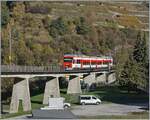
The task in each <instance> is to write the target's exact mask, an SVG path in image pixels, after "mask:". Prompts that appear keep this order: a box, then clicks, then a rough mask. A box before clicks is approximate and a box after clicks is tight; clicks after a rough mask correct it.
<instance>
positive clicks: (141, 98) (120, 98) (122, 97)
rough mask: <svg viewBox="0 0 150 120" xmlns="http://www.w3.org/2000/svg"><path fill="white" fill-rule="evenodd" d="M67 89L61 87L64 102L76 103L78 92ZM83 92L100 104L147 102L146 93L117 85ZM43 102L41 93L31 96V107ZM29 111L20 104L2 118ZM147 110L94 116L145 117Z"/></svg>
mask: <svg viewBox="0 0 150 120" xmlns="http://www.w3.org/2000/svg"><path fill="white" fill-rule="evenodd" d="M66 91H67V89H61V90H60V93H61V96H62V97H64V98H65V101H66V102H70V103H71V104H72V105H73V106H74V105H77V102H78V96H79V95H78V94H74V95H68V94H66ZM83 94H92V95H96V96H98V97H99V98H100V99H101V100H102V104H106V103H107V104H108V103H119V104H128V103H143V102H148V95H146V94H143V93H136V92H135V91H130V93H128V92H127V90H120V89H119V88H118V87H117V86H105V87H99V88H97V89H96V90H95V91H91V92H85V93H83ZM42 102H43V93H42V94H38V95H35V96H32V97H31V106H32V110H33V109H38V108H41V107H43V106H45V105H43V104H42ZM3 108H4V109H5V110H9V104H7V105H5V106H3ZM28 113H31V111H29V112H23V108H22V105H21V104H20V107H19V112H18V113H15V114H4V115H2V118H8V117H14V116H19V115H23V114H28ZM147 116H148V112H143V113H130V114H129V115H127V116H95V117H94V118H97V119H98V118H104V119H105V118H106V119H107V118H115V119H117V118H125V119H126V118H136V117H139V118H144V117H146V118H147ZM80 118H86V116H80Z"/></svg>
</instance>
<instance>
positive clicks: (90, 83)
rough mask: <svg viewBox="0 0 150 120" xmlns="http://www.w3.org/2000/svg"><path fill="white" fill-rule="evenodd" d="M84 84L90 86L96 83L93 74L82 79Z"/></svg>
mask: <svg viewBox="0 0 150 120" xmlns="http://www.w3.org/2000/svg"><path fill="white" fill-rule="evenodd" d="M83 80H84V82H85V83H87V84H88V85H89V86H91V85H92V84H93V83H96V78H95V73H90V74H88V75H87V76H85V77H84V78H83Z"/></svg>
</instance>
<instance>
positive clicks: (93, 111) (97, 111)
mask: <svg viewBox="0 0 150 120" xmlns="http://www.w3.org/2000/svg"><path fill="white" fill-rule="evenodd" d="M146 105H147V104H128V105H126V104H116V103H107V104H100V105H83V106H82V105H78V106H73V107H72V110H71V111H72V112H73V113H74V114H75V115H78V116H98V115H127V114H128V113H129V112H142V111H145V110H144V109H141V108H143V107H145V106H146Z"/></svg>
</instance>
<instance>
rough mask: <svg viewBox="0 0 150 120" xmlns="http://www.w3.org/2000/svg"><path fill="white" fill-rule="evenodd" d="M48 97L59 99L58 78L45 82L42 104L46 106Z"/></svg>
mask: <svg viewBox="0 0 150 120" xmlns="http://www.w3.org/2000/svg"><path fill="white" fill-rule="evenodd" d="M49 97H60V90H59V81H58V77H56V78H53V79H52V80H50V81H48V82H46V85H45V91H44V99H43V104H48V98H49Z"/></svg>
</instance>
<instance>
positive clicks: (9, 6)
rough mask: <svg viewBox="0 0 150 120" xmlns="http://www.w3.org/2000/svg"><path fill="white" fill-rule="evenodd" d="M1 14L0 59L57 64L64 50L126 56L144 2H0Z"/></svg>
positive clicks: (144, 12) (140, 24)
mask: <svg viewBox="0 0 150 120" xmlns="http://www.w3.org/2000/svg"><path fill="white" fill-rule="evenodd" d="M4 12H5V13H4ZM3 14H4V17H2V64H9V63H10V62H11V63H12V64H17V65H49V64H61V63H62V56H63V54H66V53H73V54H77V53H80V54H86V55H112V56H113V57H114V58H115V59H116V61H118V60H117V59H118V58H119V57H121V56H120V55H123V56H122V58H127V56H125V54H122V53H121V52H123V53H127V54H128V52H129V51H131V50H132V47H133V45H134V42H135V41H136V38H137V34H138V31H139V30H142V31H143V32H144V31H147V29H148V19H149V16H148V6H147V4H146V3H144V2H143V3H140V4H130V3H119V2H118V3H113V2H111V3H106V2H68V3H67V2H2V15H3ZM10 31H11V34H10ZM10 35H11V41H12V43H11V44H12V52H11V58H10V57H9V54H8V51H9V39H10ZM147 37H148V34H147Z"/></svg>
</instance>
